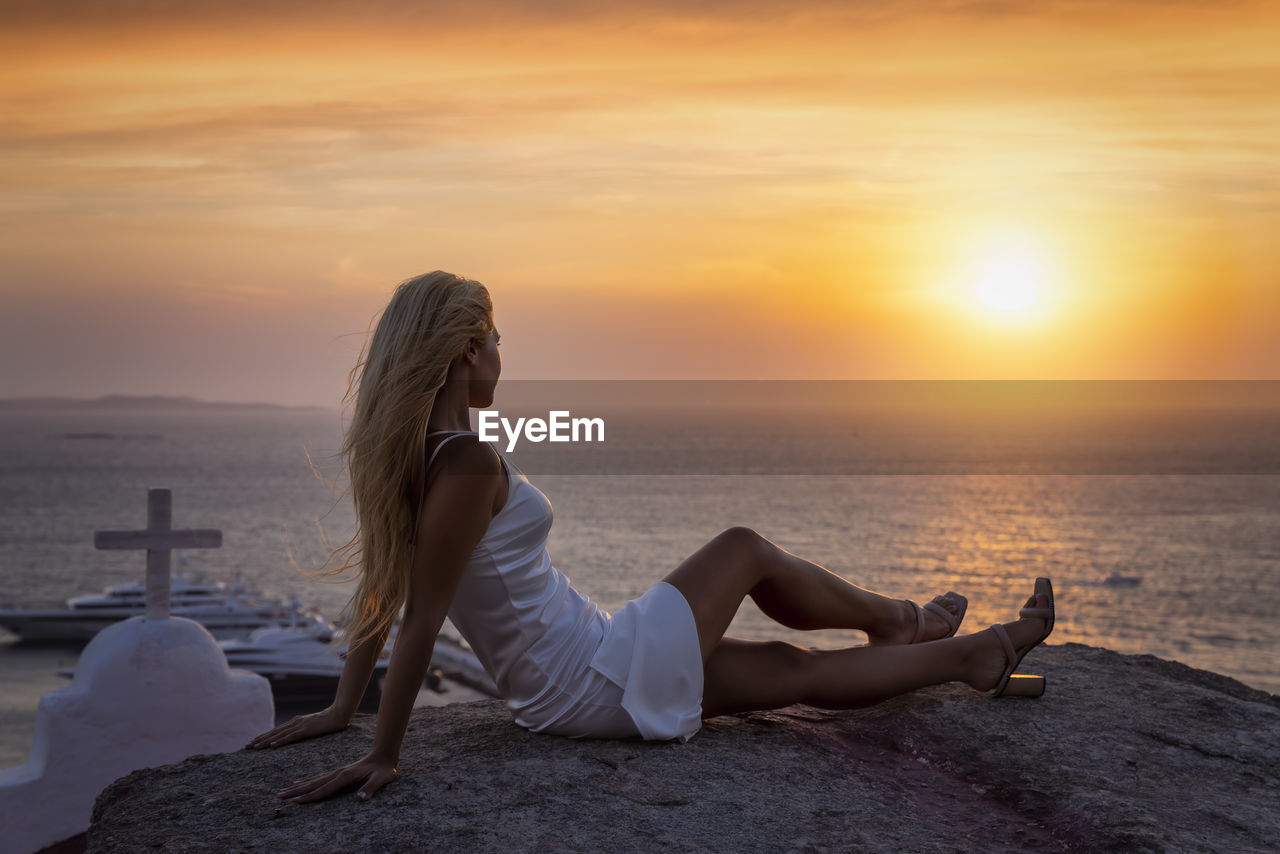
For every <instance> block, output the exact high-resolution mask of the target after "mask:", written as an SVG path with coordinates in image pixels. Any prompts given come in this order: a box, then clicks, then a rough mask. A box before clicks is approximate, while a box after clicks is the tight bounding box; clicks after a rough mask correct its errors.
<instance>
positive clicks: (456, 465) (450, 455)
mask: <svg viewBox="0 0 1280 854" xmlns="http://www.w3.org/2000/svg"><path fill="white" fill-rule="evenodd" d="M426 446H427V447H426V450H427V454H428V460H429V463H428V471H429V472H430V473H432V474H434V473H435V472H437V471H439V472H441V473H449V474H467V475H479V476H482V477H484V476H490V477H493V476H497V475H499V474H501V473H502V459H501V457H500V456H499V455H498V450H497V448H495V447H494V446H493V443H492V442H482V441H480V436H479V434H476V433H471V432H462V431H459V432H456V433H454V432H450V433H448V434H446V435H439V434H436V435H428V436H427V442H426Z"/></svg>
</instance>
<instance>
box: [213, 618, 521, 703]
mask: <svg viewBox="0 0 1280 854" xmlns="http://www.w3.org/2000/svg"><path fill="white" fill-rule="evenodd" d="M397 628H398V627H397ZM340 635H341V632H340V630H337V629H335V628H334V626H333V624H332V623H329V622H327V621H325V620H323V619H321V618H320V617H318V616H314V615H313V616H310V617H305V618H295V620H294V621H293V623H292V624H291V625H289V626H278V627H273V628H265V629H256V630H254V631H253V632H251V633H250V634H249V636H248V638H246V639H244V640H224V641H219V642H218V646H220V647H222V651H223V653H224V654H225V655H226V656H227V664H228V665H230V666H231V667H233V668H239V669H242V670H252V671H253V672H254V673H258V674H260V675H262V676H265V677H266V678H267V679H269V680H270V681H271V689H272V692H273V693H274V694H275V697H276V701H277V702H282V701H283V702H307V701H317V702H318V701H328V700H331V699H333V694H334V691H335V690H336V688H337V685H338V679H339V677H341V676H342V667H343V664H344V658H345V656H346V654H347V647H346V646H339V643H340V642H341V637H340ZM335 638H336V640H335ZM394 643H395V629H394V628H393V631H392V636H391V637H389V638H388V640H387V644H386V647H385V648H384V649H383V651H382V654H381V655H380V656H379V657H378V661H377V663H376V664H375V665H374V672H373V677H372V678H371V679H370V680H369V690H368V691H367V692H366V693H365V697H364V700H363V702H362V704H361V705H362V707H368V706H369V705H370V704H374V703H376V702H377V698H378V696H379V694H380V691H381V685H382V680H383V678H384V677H385V676H386V672H387V665H388V663H389V662H390V658H391V650H392V647H393V646H394ZM431 667H432V669H433V670H439V671H441V672H442V673H443V674H444V675H445V676H447V677H449V678H450V679H453V680H454V681H456V682H458V683H460V684H463V685H466V686H468V687H471V688H474V689H476V690H478V691H481V692H483V693H485V694H488V695H489V696H493V697H496V696H497V695H498V692H497V687H496V686H495V685H494V684H493V681H492V680H491V679H490V678H489V676H488V674H487V673H485V671H484V668H483V667H482V666H481V664H480V661H479V660H478V659H477V658H476V657H475V654H474V653H472V651H471V649H470V647H468V646H467V645H466V643H465V642H464V641H463V640H462V639H461V638H455V637H452V636H451V635H449V634H448V633H446V632H444V631H442V632H441V633H440V635H439V636H438V637H437V639H436V645H435V649H434V650H433V652H432V654H431Z"/></svg>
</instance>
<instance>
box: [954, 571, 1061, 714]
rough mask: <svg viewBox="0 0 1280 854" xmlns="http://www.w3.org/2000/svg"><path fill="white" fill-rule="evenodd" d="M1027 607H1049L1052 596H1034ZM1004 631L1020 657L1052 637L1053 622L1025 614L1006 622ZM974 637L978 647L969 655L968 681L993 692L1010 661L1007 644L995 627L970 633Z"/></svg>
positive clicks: (972, 685) (975, 686)
mask: <svg viewBox="0 0 1280 854" xmlns="http://www.w3.org/2000/svg"><path fill="white" fill-rule="evenodd" d="M1024 607H1025V608H1049V607H1051V601H1050V598H1049V597H1048V596H1046V595H1044V594H1042V593H1041V594H1036V595H1033V596H1032V597H1031V598H1030V599H1028V600H1027V603H1026V605H1025V606H1024ZM1004 630H1005V632H1007V633H1008V635H1009V641H1010V643H1012V644H1013V648H1014V650H1015V652H1016V653H1017V657H1018V658H1021V656H1023V655H1026V653H1027V652H1029V651H1030V650H1031V649H1032V648H1034V647H1036V646H1038V645H1039V644H1040V643H1041V642H1042V641H1043V640H1044V639H1045V638H1047V637H1048V636H1049V632H1050V631H1051V630H1052V628H1051V625H1050V621H1049V619H1048V618H1046V617H1043V616H1033V617H1025V618H1023V619H1021V620H1018V621H1017V622H1013V623H1005V624H1004ZM970 637H972V638H973V639H974V643H975V648H974V651H973V652H972V653H971V654H970V655H969V659H968V665H969V666H968V673H969V675H968V676H966V677H965V680H964V681H965V682H967V683H968V684H969V686H970V687H971V688H975V689H977V690H979V691H991V690H994V689H995V688H997V687H998V686H999V685H1000V682H1001V681H1002V680H1003V679H1004V675H1005V673H1006V672H1007V671H1008V670H1009V665H1010V664H1011V662H1010V660H1009V657H1008V654H1007V653H1006V652H1005V648H1004V644H1003V643H1001V642H1000V638H999V636H998V635H997V633H996V631H995V628H994V627H993V628H990V629H987V630H986V631H983V632H978V633H977V634H974V635H970Z"/></svg>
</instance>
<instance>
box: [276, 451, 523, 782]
mask: <svg viewBox="0 0 1280 854" xmlns="http://www.w3.org/2000/svg"><path fill="white" fill-rule="evenodd" d="M456 444H457V445H459V446H460V447H457V448H456V449H455V448H450V450H451V451H454V454H452V455H450V459H449V465H448V467H447V468H446V469H445V471H443V472H442V473H441V475H440V477H439V478H438V479H437V482H436V483H435V484H434V485H432V487H431V489H430V490H429V491H428V492H427V500H426V502H425V505H424V507H423V508H422V512H421V514H420V516H419V520H418V541H417V543H418V544H417V547H416V548H415V550H414V563H413V567H412V569H411V575H410V578H409V595H408V600H407V601H406V603H405V615H404V624H403V626H402V627H401V629H400V634H399V636H398V637H397V638H396V644H395V649H394V650H393V651H392V654H391V664H390V667H389V668H388V670H387V678H386V681H385V682H384V684H383V688H382V699H381V701H380V702H379V704H378V723H377V728H376V729H375V730H374V737H373V747H372V749H371V750H370V751H369V753H368V754H367V755H365V757H364V758H362V759H360V760H359V761H357V762H354V763H352V764H351V765H347V766H345V767H343V768H339V769H335V770H333V771H328V772H325V773H324V774H319V775H317V776H315V777H311V778H309V779H306V780H302V781H299V782H297V783H295V784H293V785H292V786H289V787H288V788H286V789H284V790H282V791H281V792H280V793H279V797H281V798H288V799H290V800H295V801H304V802H305V801H315V800H320V799H322V798H327V797H329V796H330V795H332V794H334V793H335V792H337V791H339V790H341V789H343V788H346V787H348V786H351V785H354V784H357V783H362V784H363V785H362V786H361V789H360V791H359V797H360V798H362V799H365V798H368V797H370V796H372V795H373V793H374V792H376V791H378V789H380V788H382V786H384V785H386V783H388V782H389V781H390V780H392V779H393V778H394V777H395V775H396V764H397V763H398V762H399V760H400V745H401V743H402V742H403V740H404V733H405V730H406V728H407V727H408V724H409V714H410V712H412V710H413V701H414V699H415V698H417V696H418V691H419V690H420V688H421V686H422V680H423V678H424V677H425V676H426V672H427V667H428V665H429V664H430V663H431V652H432V650H433V649H434V647H435V640H436V635H437V634H438V633H439V631H440V626H441V624H442V623H443V622H444V618H445V616H446V615H447V614H448V613H449V606H450V604H452V602H453V596H454V593H455V592H456V591H457V589H458V584H459V582H460V581H461V580H462V574H463V572H464V571H465V570H466V568H467V561H468V560H469V558H470V556H471V553H472V552H473V551H474V550H475V547H476V545H477V544H478V543H479V542H480V538H481V537H483V536H484V532H485V531H486V530H487V529H488V527H489V520H490V518H491V517H492V515H493V504H494V500H495V496H496V495H497V492H498V489H499V488H500V487H501V485H502V469H501V463H500V462H499V460H498V457H497V455H496V454H495V453H494V452H493V450H492V449H491V448H489V447H488V446H486V445H482V444H480V443H479V442H478V441H477V442H475V443H468V442H466V441H465V440H464V441H463V442H459V443H456ZM449 470H452V471H462V472H468V474H450V473H448V472H449ZM472 472H474V474H472ZM343 678H344V679H345V678H346V668H344V669H343ZM339 694H340V695H341V694H342V686H341V684H340V685H339ZM356 702H359V698H358V697H357V699H356ZM335 705H336V701H335Z"/></svg>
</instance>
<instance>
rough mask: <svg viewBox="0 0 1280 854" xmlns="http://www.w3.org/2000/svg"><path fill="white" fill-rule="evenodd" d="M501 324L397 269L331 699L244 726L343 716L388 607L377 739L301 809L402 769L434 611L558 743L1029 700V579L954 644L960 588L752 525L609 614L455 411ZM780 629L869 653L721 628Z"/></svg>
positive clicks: (1038, 637)
mask: <svg viewBox="0 0 1280 854" xmlns="http://www.w3.org/2000/svg"><path fill="white" fill-rule="evenodd" d="M499 341H500V336H499V334H498V330H497V329H496V328H495V326H494V322H493V305H492V302H491V301H490V297H489V293H488V291H487V290H486V289H485V288H484V286H482V285H480V284H479V283H478V282H474V281H470V280H468V279H463V278H459V277H457V276H454V275H451V274H448V273H443V272H439V271H437V272H434V273H429V274H427V275H424V276H419V277H417V278H414V279H410V280H408V281H406V282H404V283H402V284H401V285H400V286H399V288H398V289H397V290H396V292H395V295H394V296H393V297H392V298H391V302H390V303H389V304H388V306H387V308H386V310H385V311H384V312H383V314H382V317H381V318H380V320H379V322H378V324H377V327H376V329H375V331H374V333H373V336H372V339H371V340H370V342H369V343H368V346H367V349H366V351H365V354H364V357H363V359H362V362H361V364H360V365H358V366H357V369H356V371H355V372H353V379H355V378H356V377H357V375H358V381H354V382H353V393H354V395H355V412H354V415H353V417H352V420H351V424H350V426H349V428H348V431H347V435H346V439H345V441H344V444H343V453H344V456H345V458H346V460H347V463H348V465H349V467H350V473H351V491H352V496H353V498H354V501H355V507H356V513H357V518H358V522H359V529H358V532H357V534H356V536H355V537H354V538H353V539H352V541H351V542H349V543H348V544H347V545H346V546H344V548H343V550H340V551H341V552H343V554H344V556H345V558H346V560H345V561H344V566H345V567H350V568H355V569H358V571H359V582H358V587H357V590H356V593H355V595H354V596H353V597H352V601H351V604H350V606H349V614H350V616H351V617H352V643H351V650H350V653H349V654H348V656H347V659H346V664H345V667H344V669H343V673H342V678H341V680H340V682H339V684H338V689H337V694H336V697H335V698H334V701H333V704H332V705H330V706H329V707H328V708H327V709H325V710H323V711H321V712H317V713H315V714H310V715H303V716H300V717H296V718H294V719H293V720H291V721H289V722H288V723H285V724H282V725H280V726H278V727H276V728H274V729H272V730H270V731H269V732H266V733H263V734H262V735H260V736H258V737H257V738H255V739H254V740H253V741H252V742H250V744H249V745H248V746H249V747H251V748H268V747H278V746H280V745H284V744H289V743H291V742H295V741H298V740H300V739H304V738H310V737H313V736H318V735H324V734H326V733H331V732H337V731H339V730H342V729H345V728H346V727H347V725H348V724H349V723H350V722H351V718H352V716H353V715H354V713H355V710H356V707H357V705H358V703H359V701H360V698H361V696H362V695H363V694H364V691H365V688H366V687H367V685H368V682H369V678H370V675H371V673H372V671H373V665H374V662H375V660H376V658H377V655H378V652H379V651H380V650H381V649H382V647H383V644H384V642H385V640H386V637H387V634H388V631H389V629H390V628H391V625H392V624H393V622H394V621H395V618H396V615H397V614H398V612H399V611H400V609H401V608H402V607H403V609H404V621H403V625H402V627H401V629H400V632H399V635H398V637H397V639H396V643H395V649H394V650H393V653H392V656H391V663H390V667H389V669H388V672H387V676H386V680H385V682H384V686H383V691H382V698H381V701H380V705H379V707H378V717H377V726H376V729H375V735H374V742H373V747H372V749H371V750H370V751H369V753H368V754H367V755H366V756H364V757H361V758H359V759H357V760H356V761H355V762H352V763H351V764H349V765H346V766H344V767H342V768H336V769H334V770H331V771H328V772H326V773H323V774H319V775H317V776H315V777H311V778H309V779H306V780H302V781H299V782H296V783H293V784H292V785H290V786H288V787H287V788H285V789H284V790H282V791H281V792H280V793H279V796H280V797H281V798H287V799H289V800H293V801H314V800H319V799H321V798H326V797H329V796H330V795H333V794H334V793H336V792H338V791H341V790H344V789H347V788H350V787H358V789H359V790H358V792H357V797H359V798H361V799H367V798H369V797H371V796H372V795H373V794H374V793H375V792H377V791H378V790H379V789H380V788H382V787H383V786H384V785H386V784H387V783H388V782H389V781H391V780H392V779H393V778H394V777H395V776H396V773H397V772H396V765H397V762H398V760H399V756H400V746H401V742H402V740H403V738H404V734H405V728H406V726H407V725H408V722H409V714H410V711H411V709H412V708H413V702H414V699H415V697H416V696H417V693H418V690H419V688H420V686H421V685H422V681H423V678H424V676H425V674H426V671H427V667H428V664H429V663H430V659H431V650H432V648H433V646H434V644H435V639H436V634H437V633H438V632H439V630H440V626H441V624H442V623H443V621H444V619H445V617H446V616H448V617H449V618H450V619H451V621H452V622H453V624H454V625H455V626H456V627H457V628H458V630H459V631H460V632H461V633H462V635H463V636H464V637H465V638H466V639H467V641H468V642H469V643H470V644H471V646H472V647H473V649H474V650H475V652H476V655H477V656H478V657H479V659H480V661H481V662H482V663H483V664H484V666H485V668H486V670H488V672H489V674H490V675H491V676H492V677H493V679H494V682H495V683H496V684H497V686H498V688H499V690H500V691H501V693H502V696H503V698H504V700H505V702H506V704H507V707H508V708H509V709H510V711H511V713H512V715H513V716H514V718H515V721H516V723H517V724H519V725H520V726H523V727H526V728H528V729H530V730H533V731H536V732H546V733H553V734H559V735H566V736H572V737H595V738H630V737H642V738H645V739H681V740H687V739H688V738H689V737H691V736H692V735H693V734H694V733H695V732H697V730H698V729H699V727H700V726H701V720H702V718H704V717H713V716H715V715H719V714H725V713H728V712H740V711H748V710H753V709H770V708H777V707H780V706H785V705H789V704H791V703H809V704H812V705H817V706H826V707H837V708H848V707H856V706H863V705H868V704H871V703H876V702H878V701H881V700H884V699H887V698H889V697H893V696H896V695H898V694H902V693H905V692H907V691H912V690H915V689H917V688H922V687H925V686H928V685H936V684H940V683H943V682H951V681H963V682H966V683H968V684H969V685H971V686H972V687H974V688H976V689H978V690H983V691H991V692H992V693H993V694H994V695H997V696H999V695H1006V696H1007V695H1014V694H1017V695H1033V696H1034V695H1038V694H1039V693H1041V692H1042V691H1043V687H1044V680H1043V679H1041V678H1040V677H1035V676H1019V675H1014V670H1015V669H1016V668H1017V666H1018V664H1019V663H1020V662H1021V661H1022V658H1023V656H1025V655H1026V654H1027V652H1028V651H1030V650H1031V649H1032V648H1033V647H1034V646H1036V645H1037V644H1039V643H1040V642H1041V641H1043V640H1044V639H1045V638H1046V637H1048V635H1049V632H1050V631H1052V629H1053V591H1052V588H1051V586H1050V585H1049V582H1048V579H1037V582H1036V588H1035V594H1034V595H1033V596H1032V597H1031V598H1030V599H1028V600H1027V603H1026V606H1025V607H1024V608H1023V609H1022V611H1021V617H1022V619H1020V620H1018V621H1016V622H1012V623H1008V624H1006V625H1004V626H993V627H992V628H991V629H988V630H986V631H982V632H978V633H976V634H971V635H965V636H960V637H957V636H955V633H956V629H957V627H958V626H959V623H960V620H961V619H962V618H963V616H964V609H965V605H966V603H965V600H964V598H963V597H961V596H958V595H957V594H954V593H948V594H945V595H943V596H939V597H937V598H936V599H935V600H934V601H933V602H931V603H929V604H928V605H926V606H925V607H924V608H920V607H918V606H916V605H915V604H914V603H912V602H910V601H907V600H901V599H891V598H888V597H885V596H881V595H879V594H876V593H872V592H870V591H868V590H864V589H861V588H859V587H856V586H854V585H852V584H850V583H848V582H847V581H845V580H844V579H843V578H841V577H839V576H837V575H834V574H833V573H830V572H828V571H827V570H825V569H823V568H822V567H820V566H818V565H817V564H814V563H811V562H809V561H806V560H804V559H802V558H800V557H797V556H796V555H793V554H791V553H789V552H787V551H785V550H783V549H782V548H780V547H778V546H776V545H774V544H773V543H771V542H770V541H769V540H767V539H765V538H764V537H762V536H760V535H759V534H757V533H756V532H754V531H752V530H750V529H748V528H730V529H729V530H727V531H724V532H723V533H721V534H719V535H718V536H716V537H715V538H714V539H712V540H711V541H710V542H709V543H707V544H706V545H705V546H703V547H702V548H701V549H699V550H698V551H697V552H695V553H694V554H693V555H692V556H690V557H689V558H688V559H686V560H685V561H684V562H683V563H681V564H680V565H679V566H678V567H677V568H676V569H675V571H674V572H672V573H671V574H670V575H668V576H667V577H666V579H664V580H663V581H661V582H659V583H657V584H656V585H654V586H653V588H651V589H650V590H649V591H648V592H647V593H645V594H644V595H643V596H641V597H640V598H639V599H636V600H633V601H632V602H629V603H627V605H626V606H624V607H623V608H622V609H620V610H619V611H618V612H616V613H615V614H613V615H609V614H606V613H604V612H603V611H601V610H600V609H599V608H597V607H596V605H595V604H594V603H592V602H591V601H590V600H589V599H588V598H586V597H585V596H583V595H582V594H580V593H578V592H577V591H576V590H574V588H573V587H571V586H570V584H569V580H568V579H567V578H566V577H565V576H564V575H563V574H562V573H560V572H559V571H557V570H556V569H555V567H553V566H552V564H551V562H550V560H549V558H548V556H547V552H546V543H547V534H548V532H549V531H550V527H551V505H550V503H549V502H548V501H547V499H546V497H545V496H544V495H543V494H542V493H541V492H539V491H538V489H537V488H535V487H534V486H533V484H532V483H530V482H529V480H528V479H527V478H525V476H524V475H523V474H522V473H520V472H519V471H518V470H516V469H514V468H513V467H512V466H511V465H510V464H509V463H508V462H507V461H506V460H505V459H504V458H503V457H502V456H501V454H500V453H499V452H498V451H497V450H496V449H495V447H494V446H493V445H492V444H487V443H483V442H480V441H479V438H478V436H477V435H476V434H475V433H473V432H472V431H471V429H470V409H471V408H473V407H488V406H490V405H491V404H492V403H493V399H494V389H495V387H496V386H497V383H498V375H499V373H500V372H501V367H502V365H501V359H500V358H499V356H498V344H499ZM748 596H750V597H751V598H752V599H753V600H754V601H755V603H756V605H757V606H759V607H760V609H761V610H762V611H764V613H765V614H767V615H768V616H769V617H771V618H773V619H774V620H776V621H778V622H779V623H781V624H783V625H785V626H788V627H791V628H794V629H820V628H840V629H860V630H862V631H865V632H866V633H867V635H868V638H869V640H870V643H869V645H867V646H863V647H855V648H851V649H843V650H830V651H815V650H809V649H803V648H801V647H798V646H793V645H791V644H787V643H780V642H770V643H753V642H747V641H742V640H736V639H733V638H729V637H725V636H724V633H725V630H726V629H727V628H728V626H729V622H730V620H731V619H733V615H734V613H735V612H736V611H737V610H738V607H739V605H740V604H741V603H742V601H743V599H745V598H746V597H748Z"/></svg>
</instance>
